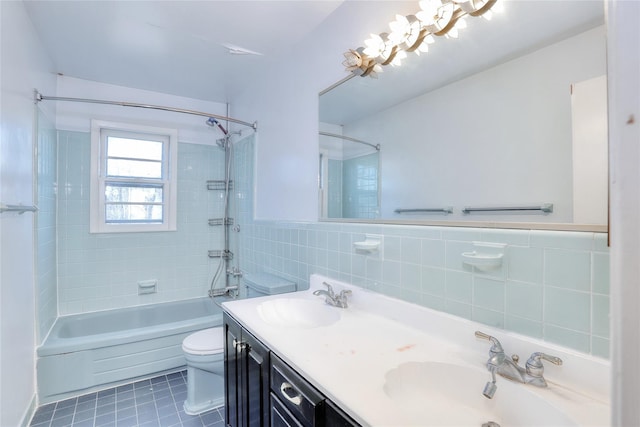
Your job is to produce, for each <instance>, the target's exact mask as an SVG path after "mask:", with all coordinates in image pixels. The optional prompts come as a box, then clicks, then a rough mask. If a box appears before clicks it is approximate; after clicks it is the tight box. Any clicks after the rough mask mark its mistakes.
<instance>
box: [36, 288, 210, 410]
mask: <svg viewBox="0 0 640 427" xmlns="http://www.w3.org/2000/svg"><path fill="white" fill-rule="evenodd" d="M221 325H222V310H221V309H220V307H218V306H217V305H215V304H214V303H213V302H212V301H211V300H210V299H209V298H206V297H205V298H196V299H190V300H184V301H176V302H169V303H161V304H152V305H144V306H138V307H128V308H123V309H118V310H106V311H98V312H94V313H84V314H78V315H71V316H62V317H59V318H58V319H57V320H56V322H55V323H54V325H53V327H52V328H51V331H50V332H49V335H48V336H47V338H46V339H45V341H44V342H43V343H42V345H41V346H40V347H38V349H37V356H38V359H37V362H36V366H37V378H38V396H39V398H40V402H41V403H47V402H53V401H56V400H60V399H63V398H66V397H70V396H73V395H79V394H82V393H84V392H88V391H91V390H96V389H100V388H106V387H109V386H112V385H116V384H118V383H123V382H128V381H131V380H133V379H135V378H139V377H144V376H149V375H151V374H154V373H157V372H162V371H168V370H172V369H176V368H180V367H183V366H185V359H184V356H183V354H182V340H183V339H184V338H185V337H186V336H187V335H189V334H190V333H192V332H194V331H198V330H200V329H205V328H211V327H214V326H221Z"/></svg>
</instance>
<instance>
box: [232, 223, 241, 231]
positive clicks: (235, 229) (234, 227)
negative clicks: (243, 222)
mask: <svg viewBox="0 0 640 427" xmlns="http://www.w3.org/2000/svg"><path fill="white" fill-rule="evenodd" d="M232 230H233V231H235V232H236V233H239V232H240V225H239V224H236V225H234V226H233V228H232Z"/></svg>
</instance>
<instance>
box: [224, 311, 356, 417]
mask: <svg viewBox="0 0 640 427" xmlns="http://www.w3.org/2000/svg"><path fill="white" fill-rule="evenodd" d="M224 331H225V359H224V362H225V395H226V406H225V416H226V425H227V426H228V427H246V426H260V427H324V426H326V427H356V426H358V425H359V424H358V423H356V422H355V421H353V420H352V419H351V418H350V417H349V416H348V415H347V414H345V413H344V412H343V411H342V410H340V408H338V407H337V406H336V405H335V404H334V403H333V402H331V401H330V400H329V399H327V398H326V397H325V396H324V395H323V394H322V393H320V392H319V391H318V390H317V389H316V388H315V387H313V386H312V385H311V384H310V383H309V382H308V381H307V380H305V379H304V378H303V376H302V375H300V374H299V373H298V372H296V371H295V370H294V369H292V368H291V367H290V366H289V365H287V364H286V363H285V362H284V361H283V360H282V359H280V358H279V357H278V356H277V354H276V353H275V352H272V351H270V350H269V349H268V348H267V347H266V346H265V345H264V344H262V343H261V342H260V341H259V340H258V339H257V338H255V337H254V336H253V335H251V333H249V332H248V331H247V330H246V329H244V328H243V327H242V326H241V325H240V324H239V323H238V322H237V321H236V320H235V319H233V318H232V317H231V316H230V315H229V314H228V313H226V312H225V313H224Z"/></svg>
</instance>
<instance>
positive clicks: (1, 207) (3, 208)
mask: <svg viewBox="0 0 640 427" xmlns="http://www.w3.org/2000/svg"><path fill="white" fill-rule="evenodd" d="M37 210H38V207H37V206H24V205H9V204H5V203H0V213H3V212H18V214H20V215H22V214H23V213H25V212H36V211H37Z"/></svg>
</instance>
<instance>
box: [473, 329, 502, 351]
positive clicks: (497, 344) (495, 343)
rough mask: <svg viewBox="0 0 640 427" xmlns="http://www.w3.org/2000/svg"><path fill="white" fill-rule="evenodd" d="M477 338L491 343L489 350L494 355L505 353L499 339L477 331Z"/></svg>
mask: <svg viewBox="0 0 640 427" xmlns="http://www.w3.org/2000/svg"><path fill="white" fill-rule="evenodd" d="M476 338H481V339H483V340H487V341H490V342H491V349H490V350H489V351H490V352H492V353H504V350H503V349H502V344H500V341H498V339H497V338H495V337H492V336H491V335H487V334H485V333H484V332H480V331H476Z"/></svg>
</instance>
